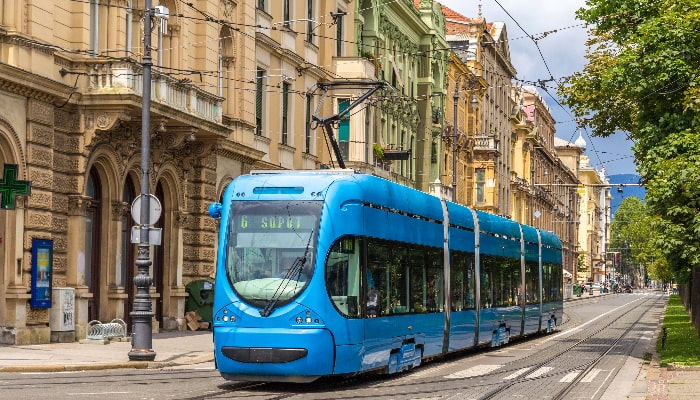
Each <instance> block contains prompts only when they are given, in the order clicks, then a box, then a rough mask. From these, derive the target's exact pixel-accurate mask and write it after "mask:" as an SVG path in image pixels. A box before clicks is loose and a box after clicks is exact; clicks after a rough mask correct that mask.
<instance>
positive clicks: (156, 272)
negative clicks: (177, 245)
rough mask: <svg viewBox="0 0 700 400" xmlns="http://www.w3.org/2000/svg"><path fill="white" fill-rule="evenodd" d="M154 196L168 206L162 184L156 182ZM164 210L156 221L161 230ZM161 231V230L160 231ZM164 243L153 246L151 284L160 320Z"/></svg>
mask: <svg viewBox="0 0 700 400" xmlns="http://www.w3.org/2000/svg"><path fill="white" fill-rule="evenodd" d="M156 197H157V198H158V200H159V201H160V204H161V205H162V208H163V210H167V209H168V207H166V204H165V202H164V201H165V200H164V199H165V195H164V192H163V185H162V184H161V183H160V182H158V185H157V186H156ZM166 214H167V213H166V212H162V213H161V214H160V218H159V219H158V222H156V228H161V229H163V230H165V229H164V227H165V226H167V225H166V220H165V215H166ZM161 233H163V231H161ZM165 246H166V243H164V242H162V243H161V244H160V245H158V246H153V277H152V278H153V280H152V282H153V285H154V286H155V289H156V293H157V294H158V297H157V298H156V308H155V310H153V311H154V313H155V318H156V321H159V322H162V321H163V300H164V299H163V296H164V295H165V292H164V291H163V289H164V287H163V269H164V264H165V250H164V248H165Z"/></svg>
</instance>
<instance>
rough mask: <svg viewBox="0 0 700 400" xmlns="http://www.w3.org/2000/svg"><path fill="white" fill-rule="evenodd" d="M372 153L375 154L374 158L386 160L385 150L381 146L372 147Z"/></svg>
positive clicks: (376, 144)
mask: <svg viewBox="0 0 700 400" xmlns="http://www.w3.org/2000/svg"><path fill="white" fill-rule="evenodd" d="M372 152H373V153H374V158H376V159H378V160H383V159H384V148H383V147H382V146H381V145H380V144H378V143H375V144H374V145H373V146H372Z"/></svg>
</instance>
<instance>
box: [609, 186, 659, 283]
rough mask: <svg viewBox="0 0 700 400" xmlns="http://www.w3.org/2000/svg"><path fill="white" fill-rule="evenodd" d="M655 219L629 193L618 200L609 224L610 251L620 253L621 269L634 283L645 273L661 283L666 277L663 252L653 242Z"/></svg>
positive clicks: (644, 205) (654, 239) (654, 241)
mask: <svg viewBox="0 0 700 400" xmlns="http://www.w3.org/2000/svg"><path fill="white" fill-rule="evenodd" d="M656 220H658V217H656V216H654V215H651V214H650V212H649V208H648V206H647V205H646V204H645V203H644V202H643V201H642V200H640V199H639V198H637V197H634V196H633V197H627V198H625V199H624V200H622V202H621V203H620V206H619V207H618V209H617V211H616V212H615V218H614V219H613V220H612V222H611V223H610V237H611V240H610V250H611V251H617V252H620V263H621V264H622V265H623V266H624V268H625V270H624V271H623V272H624V273H625V274H626V275H627V276H629V277H631V280H632V283H634V284H641V283H643V280H644V279H646V277H647V276H649V277H650V278H651V279H654V280H657V281H662V282H664V281H669V280H670V279H669V278H670V277H668V276H667V275H668V274H667V268H666V267H667V264H666V261H665V258H664V255H663V252H662V251H661V249H660V248H659V247H658V246H657V244H656V238H655V235H654V223H655V221H656ZM618 272H620V271H618Z"/></svg>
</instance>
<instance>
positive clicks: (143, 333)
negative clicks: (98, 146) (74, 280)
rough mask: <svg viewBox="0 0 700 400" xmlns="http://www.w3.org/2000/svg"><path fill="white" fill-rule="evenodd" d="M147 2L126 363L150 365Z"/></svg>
mask: <svg viewBox="0 0 700 400" xmlns="http://www.w3.org/2000/svg"><path fill="white" fill-rule="evenodd" d="M152 13H153V10H152V9H151V0H146V1H145V13H144V19H143V27H144V38H143V49H144V53H143V94H142V103H141V107H142V109H141V196H142V198H143V199H144V200H145V201H142V202H141V204H140V205H141V210H140V211H141V221H140V222H139V223H140V224H141V233H140V240H139V247H138V256H137V258H136V262H135V264H136V268H137V271H138V273H137V274H136V276H135V277H134V284H135V285H136V295H135V296H134V307H133V311H131V318H132V320H133V329H132V332H131V335H132V340H131V351H130V352H129V360H130V361H153V360H154V359H155V358H156V352H155V351H154V350H153V332H152V329H153V324H152V321H151V319H152V318H153V315H154V314H153V311H152V310H151V296H150V294H149V287H150V286H151V277H150V276H149V275H148V270H149V268H150V266H151V264H152V263H151V256H150V254H149V246H150V244H149V227H148V224H149V222H148V220H149V219H150V207H151V205H150V201H149V200H150V197H151V196H150V195H149V187H148V184H149V177H148V167H149V164H150V155H151V127H150V125H151V67H152V65H153V62H152V58H151V31H152V29H151V28H152V27H151V17H152V15H151V14H152Z"/></svg>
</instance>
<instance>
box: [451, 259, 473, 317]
mask: <svg viewBox="0 0 700 400" xmlns="http://www.w3.org/2000/svg"><path fill="white" fill-rule="evenodd" d="M450 288H451V290H452V295H451V299H452V300H451V304H452V306H451V308H452V311H462V310H473V309H474V296H475V293H474V288H475V284H474V254H472V253H466V252H461V251H460V252H453V253H452V254H451V259H450Z"/></svg>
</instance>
